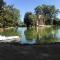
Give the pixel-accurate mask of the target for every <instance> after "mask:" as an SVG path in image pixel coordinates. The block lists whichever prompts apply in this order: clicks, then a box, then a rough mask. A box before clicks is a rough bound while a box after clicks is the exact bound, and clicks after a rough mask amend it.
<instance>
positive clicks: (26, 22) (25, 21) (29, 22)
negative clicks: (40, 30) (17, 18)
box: [24, 12, 32, 27]
mask: <svg viewBox="0 0 60 60" xmlns="http://www.w3.org/2000/svg"><path fill="white" fill-rule="evenodd" d="M30 15H32V12H27V13H25V16H24V23H25V24H26V26H27V27H29V26H30V25H32V23H31V22H32V21H31V20H30V18H29V16H30Z"/></svg>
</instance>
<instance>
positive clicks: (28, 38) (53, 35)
mask: <svg viewBox="0 0 60 60" xmlns="http://www.w3.org/2000/svg"><path fill="white" fill-rule="evenodd" d="M0 35H4V36H15V35H16V36H20V42H19V43H20V44H49V43H55V42H60V27H49V28H48V27H30V28H28V29H27V28H26V27H19V28H18V29H17V30H16V29H15V28H12V29H6V30H5V31H3V32H0Z"/></svg>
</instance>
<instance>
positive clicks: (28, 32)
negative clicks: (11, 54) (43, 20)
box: [24, 27, 36, 41]
mask: <svg viewBox="0 0 60 60" xmlns="http://www.w3.org/2000/svg"><path fill="white" fill-rule="evenodd" d="M24 33H25V37H26V40H29V41H32V40H33V39H36V31H35V29H34V28H32V27H30V28H29V29H27V30H26V31H25V32H24Z"/></svg>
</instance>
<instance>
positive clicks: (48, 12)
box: [35, 5, 59, 24]
mask: <svg viewBox="0 0 60 60" xmlns="http://www.w3.org/2000/svg"><path fill="white" fill-rule="evenodd" d="M58 12H59V10H58V9H56V7H55V6H54V5H51V6H50V5H42V6H40V5H39V6H37V7H36V8H35V13H36V15H44V17H45V20H46V21H48V20H49V23H50V24H52V23H53V20H54V19H55V18H56V15H57V14H58ZM49 23H48V24H49Z"/></svg>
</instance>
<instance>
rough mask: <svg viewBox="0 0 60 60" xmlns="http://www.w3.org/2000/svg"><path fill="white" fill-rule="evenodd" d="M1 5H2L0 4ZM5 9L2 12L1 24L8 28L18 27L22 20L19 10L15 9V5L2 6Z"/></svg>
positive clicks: (0, 13) (0, 16)
mask: <svg viewBox="0 0 60 60" xmlns="http://www.w3.org/2000/svg"><path fill="white" fill-rule="evenodd" d="M0 5H1V4H0ZM1 7H3V8H2V9H1V10H0V11H1V12H0V23H1V24H2V27H6V26H18V23H19V20H20V14H19V13H20V12H19V10H18V9H16V8H14V6H13V5H6V4H3V3H2V5H1Z"/></svg>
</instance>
